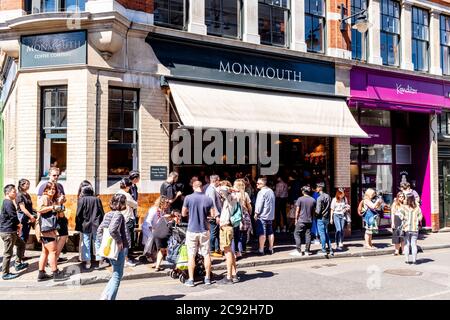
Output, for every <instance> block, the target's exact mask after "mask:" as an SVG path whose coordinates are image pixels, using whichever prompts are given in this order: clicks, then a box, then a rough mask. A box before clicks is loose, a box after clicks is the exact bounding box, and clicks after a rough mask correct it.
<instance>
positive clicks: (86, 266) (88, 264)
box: [83, 261, 91, 270]
mask: <svg viewBox="0 0 450 320" xmlns="http://www.w3.org/2000/svg"><path fill="white" fill-rule="evenodd" d="M83 268H84V269H85V270H89V269H91V262H90V261H86V262H85V263H83Z"/></svg>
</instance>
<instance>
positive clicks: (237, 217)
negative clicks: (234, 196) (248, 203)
mask: <svg viewBox="0 0 450 320" xmlns="http://www.w3.org/2000/svg"><path fill="white" fill-rule="evenodd" d="M241 221H242V207H241V204H240V203H239V201H238V202H237V203H236V207H235V209H234V211H233V213H232V214H231V217H230V223H231V225H232V226H233V228H235V227H239V226H240V224H241Z"/></svg>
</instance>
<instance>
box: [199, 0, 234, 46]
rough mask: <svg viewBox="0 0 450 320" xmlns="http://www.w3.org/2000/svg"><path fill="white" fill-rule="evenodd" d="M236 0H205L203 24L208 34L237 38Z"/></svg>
mask: <svg viewBox="0 0 450 320" xmlns="http://www.w3.org/2000/svg"><path fill="white" fill-rule="evenodd" d="M238 3H240V1H238V0H206V2H205V24H206V26H207V28H208V34H212V35H216V36H224V37H233V38H237V37H238V35H239V31H238V16H239V14H238V11H239V5H238Z"/></svg>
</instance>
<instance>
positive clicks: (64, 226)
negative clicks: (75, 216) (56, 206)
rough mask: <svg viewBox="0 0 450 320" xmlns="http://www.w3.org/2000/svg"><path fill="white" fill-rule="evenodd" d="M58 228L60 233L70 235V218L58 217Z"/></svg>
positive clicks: (60, 234)
mask: <svg viewBox="0 0 450 320" xmlns="http://www.w3.org/2000/svg"><path fill="white" fill-rule="evenodd" d="M56 230H57V231H58V235H59V236H60V237H62V236H68V235H69V220H67V218H66V217H64V218H58V219H57V220H56Z"/></svg>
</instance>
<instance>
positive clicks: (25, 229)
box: [20, 215, 31, 244]
mask: <svg viewBox="0 0 450 320" xmlns="http://www.w3.org/2000/svg"><path fill="white" fill-rule="evenodd" d="M24 216H25V215H24ZM28 221H29V220H28V217H26V218H22V219H21V221H20V223H22V231H21V232H20V239H22V240H23V242H25V244H26V243H27V242H28V238H29V236H30V229H31V226H30V224H29V223H28Z"/></svg>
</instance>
